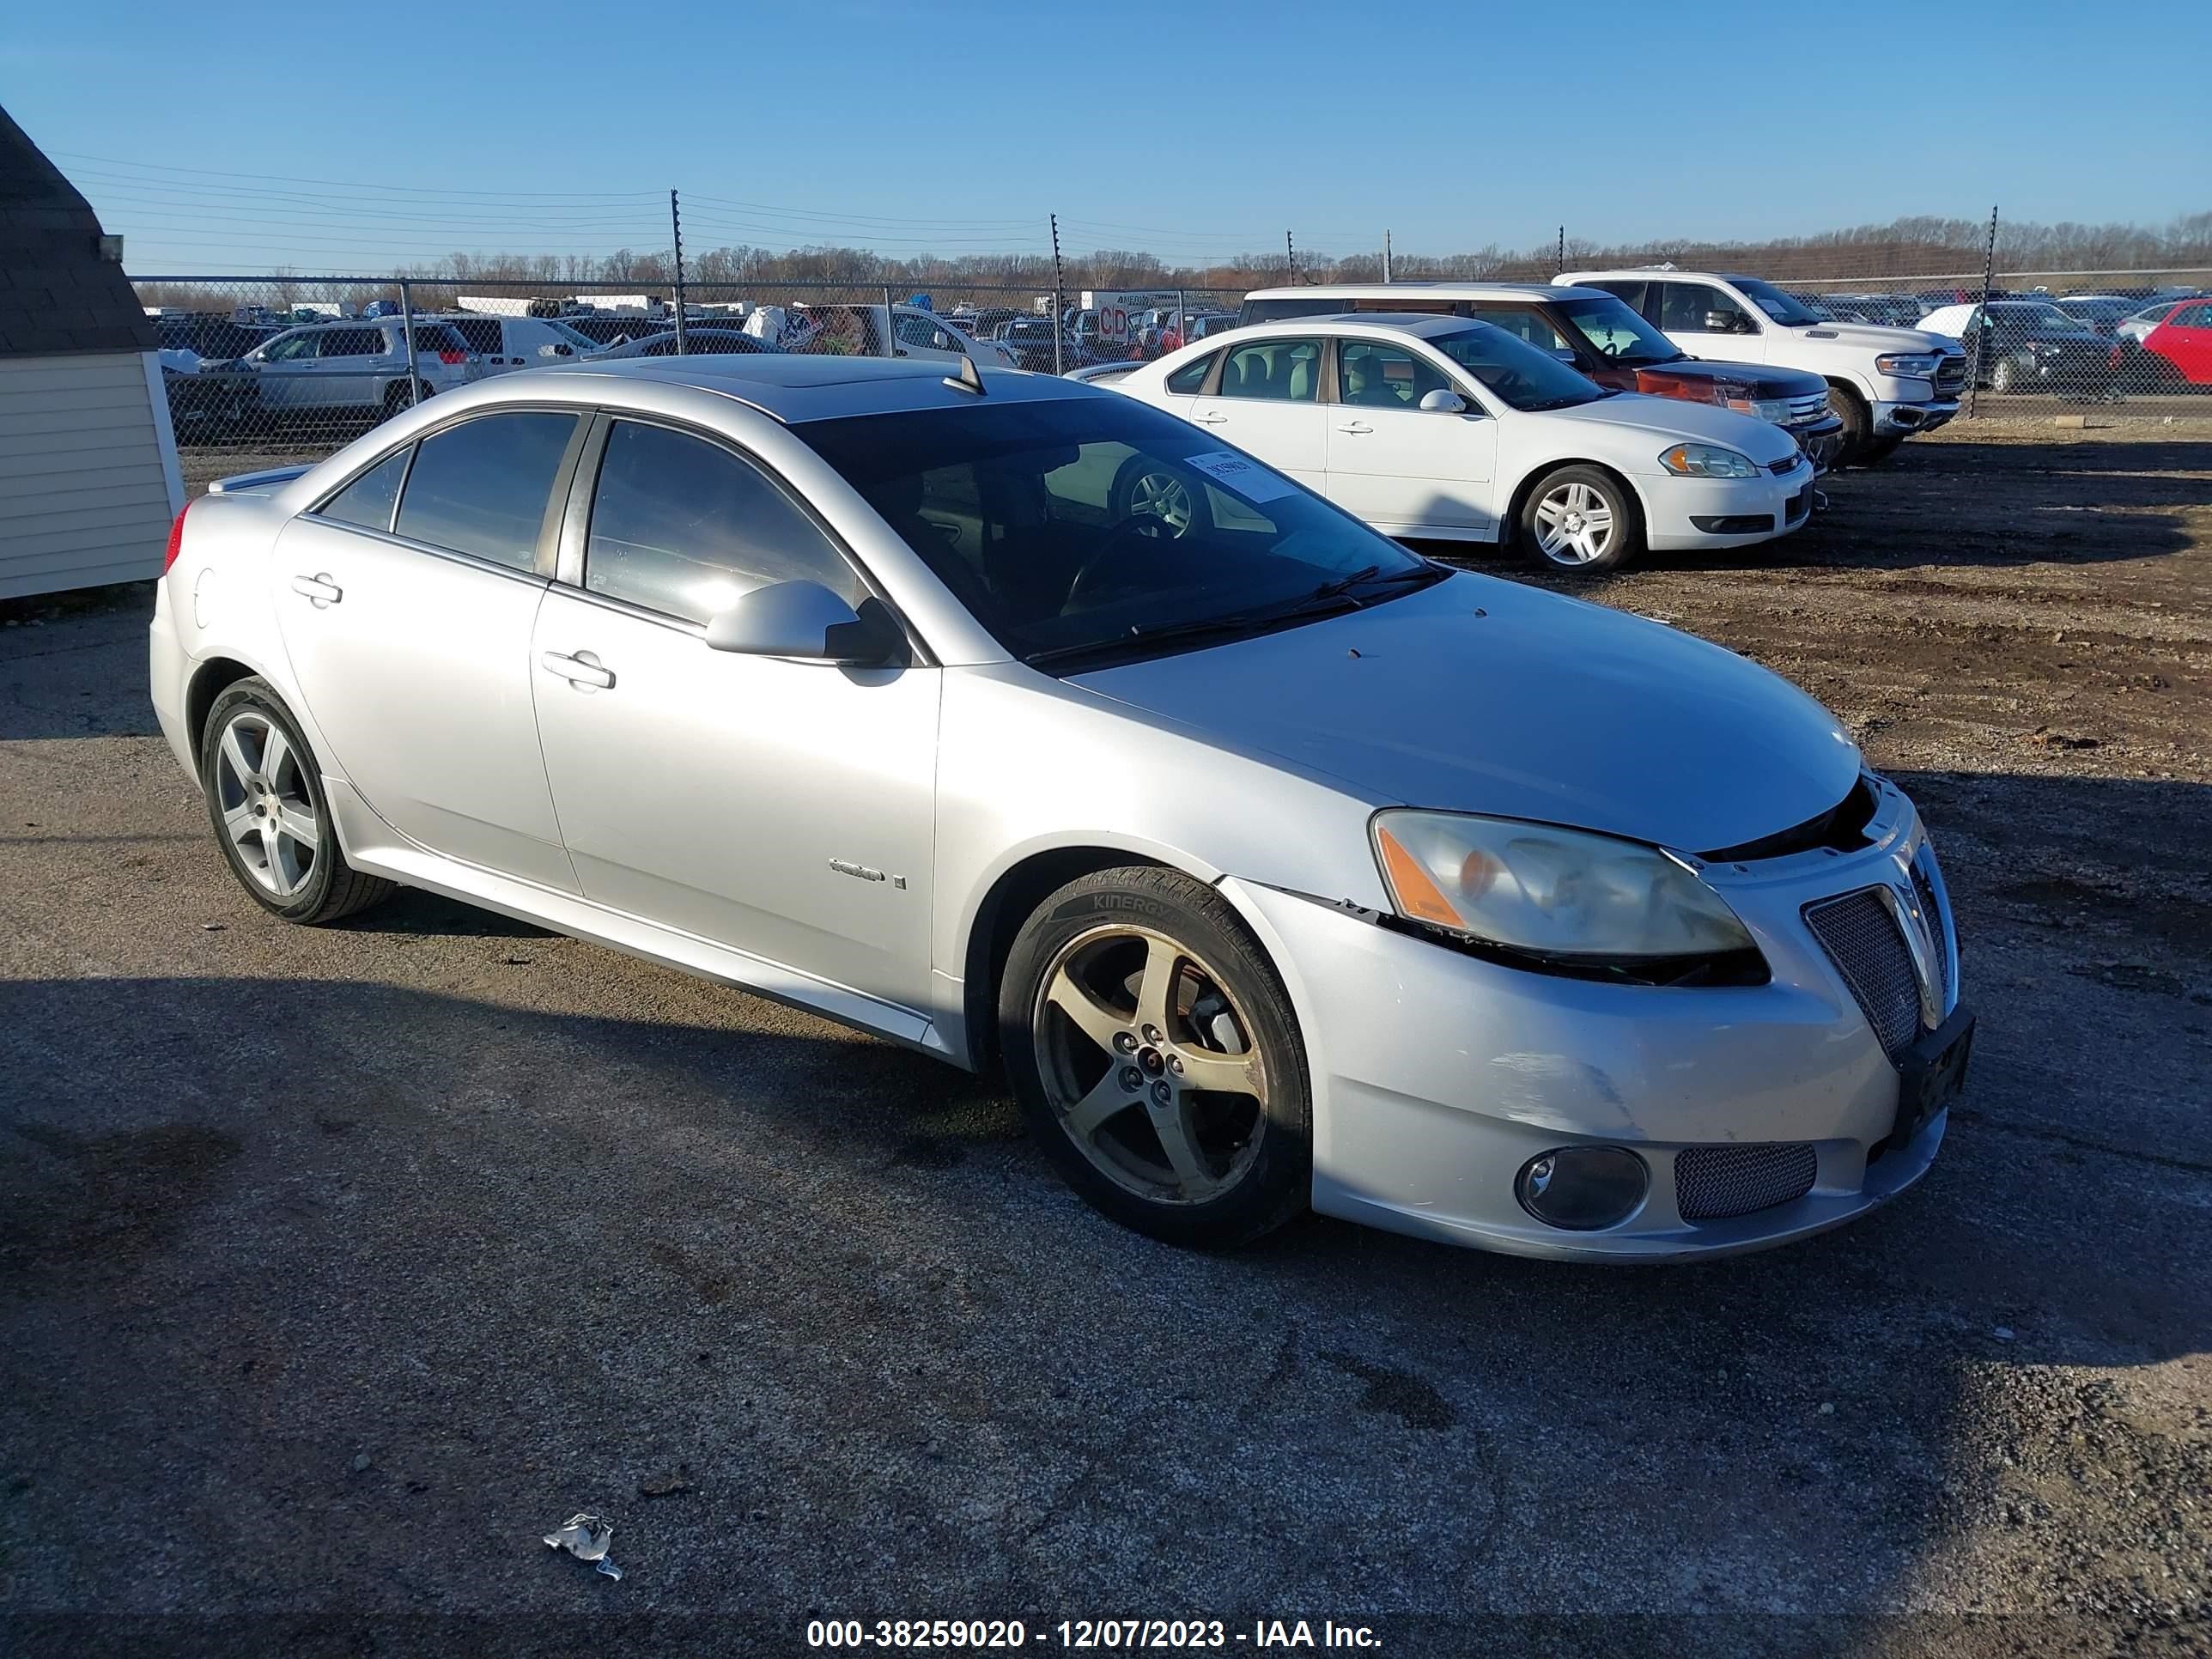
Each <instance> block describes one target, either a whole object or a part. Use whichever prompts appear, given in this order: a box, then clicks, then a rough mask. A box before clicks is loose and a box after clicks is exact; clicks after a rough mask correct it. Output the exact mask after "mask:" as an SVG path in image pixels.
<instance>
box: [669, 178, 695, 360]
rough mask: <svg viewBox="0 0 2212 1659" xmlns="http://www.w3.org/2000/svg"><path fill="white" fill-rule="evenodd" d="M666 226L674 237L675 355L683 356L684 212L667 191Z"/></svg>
mask: <svg viewBox="0 0 2212 1659" xmlns="http://www.w3.org/2000/svg"><path fill="white" fill-rule="evenodd" d="M668 228H669V230H670V231H671V233H672V234H674V236H675V238H676V355H677V356H679V357H681V356H685V355H686V354H687V353H688V352H689V351H690V341H689V340H687V339H686V338H685V337H684V214H683V210H681V209H680V208H679V207H678V205H677V203H676V192H675V191H673V190H671V191H669V192H668Z"/></svg>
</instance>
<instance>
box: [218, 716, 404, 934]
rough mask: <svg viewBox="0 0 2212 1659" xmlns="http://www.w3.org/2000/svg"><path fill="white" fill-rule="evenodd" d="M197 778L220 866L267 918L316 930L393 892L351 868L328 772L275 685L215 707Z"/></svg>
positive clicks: (380, 880)
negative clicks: (326, 785) (326, 784)
mask: <svg viewBox="0 0 2212 1659" xmlns="http://www.w3.org/2000/svg"><path fill="white" fill-rule="evenodd" d="M200 778H201V781H202V782H203V783H204V785H205V786H206V788H207V803H208V818H209V821H210V823H213V824H214V826H215V833H216V841H217V842H219V843H220V844H221V845H222V855H223V860H224V861H225V862H226V863H228V865H229V866H230V872H231V874H232V875H234V876H235V877H236V878H238V884H239V885H240V886H241V887H243V888H244V889H246V892H247V893H248V894H249V895H250V896H252V899H253V901H254V902H256V903H258V905H260V906H261V908H263V909H264V910H267V911H269V912H270V913H271V914H272V915H278V916H282V917H283V919H284V920H285V921H296V922H301V923H304V924H306V925H307V926H309V927H315V926H319V925H320V924H322V923H324V922H326V921H337V920H338V919H339V918H340V917H341V916H349V915H352V914H353V913H354V912H355V911H356V910H359V909H362V908H364V907H366V906H368V905H371V904H374V903H375V902H377V900H379V899H380V898H382V897H384V896H385V895H386V894H387V893H389V892H391V891H392V886H393V884H392V883H391V882H388V881H386V880H384V879H383V878H381V877H379V876H369V875H364V874H362V872H360V871H358V870H356V869H355V868H354V867H353V866H351V865H349V864H348V863H347V862H346V859H345V854H344V853H343V851H341V850H340V849H339V847H338V837H337V829H336V828H335V827H334V826H333V825H332V824H331V811H330V802H329V800H328V799H327V798H326V797H325V794H324V793H323V780H322V772H321V769H320V768H319V767H318V766H317V765H316V764H315V759H314V755H313V751H312V750H309V749H308V747H307V741H306V739H305V738H301V735H300V730H299V727H298V726H296V725H295V724H294V722H293V720H292V715H291V712H290V711H289V709H287V708H285V707H284V704H283V701H282V700H281V699H280V698H279V697H278V696H277V695H276V688H275V687H274V686H272V685H270V684H269V682H268V681H266V680H264V679H261V678H258V677H257V678H251V679H244V680H240V681H239V682H238V683H237V684H234V685H231V686H228V687H226V688H225V689H224V690H223V692H222V695H221V696H218V697H217V698H216V700H215V707H214V708H211V709H210V710H209V711H208V719H207V725H206V726H205V727H204V730H203V732H202V733H201V738H200Z"/></svg>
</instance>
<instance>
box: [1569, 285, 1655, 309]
mask: <svg viewBox="0 0 2212 1659" xmlns="http://www.w3.org/2000/svg"><path fill="white" fill-rule="evenodd" d="M1575 286H1576V287H1577V288H1595V289H1603V290H1604V291H1605V292H1606V293H1607V294H1610V295H1614V296H1615V297H1616V298H1618V299H1620V300H1624V301H1627V303H1628V305H1629V307H1630V308H1631V309H1632V310H1635V311H1640V312H1642V313H1644V316H1645V317H1647V318H1648V317H1650V315H1651V311H1650V307H1647V306H1646V305H1645V304H1644V289H1647V288H1649V287H1650V286H1651V285H1650V283H1630V282H1610V283H1592V282H1581V283H1576V284H1575Z"/></svg>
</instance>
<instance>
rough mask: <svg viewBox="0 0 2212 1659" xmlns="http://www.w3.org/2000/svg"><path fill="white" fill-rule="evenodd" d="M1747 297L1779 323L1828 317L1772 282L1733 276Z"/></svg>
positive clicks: (1797, 322) (1822, 319)
mask: <svg viewBox="0 0 2212 1659" xmlns="http://www.w3.org/2000/svg"><path fill="white" fill-rule="evenodd" d="M1729 281H1730V282H1731V283H1735V285H1736V287H1737V288H1738V289H1740V290H1741V292H1742V293H1743V295H1745V297H1746V298H1747V299H1748V300H1750V301H1751V302H1752V303H1753V305H1755V306H1757V307H1759V309H1760V310H1761V311H1763V312H1765V313H1766V314H1767V315H1768V316H1770V317H1771V318H1772V319H1774V320H1775V321H1776V322H1778V323H1787V324H1789V325H1791V326H1793V327H1795V326H1796V325H1801V324H1804V323H1819V322H1825V321H1826V320H1827V319H1826V318H1824V317H1822V316H1821V315H1820V313H1819V312H1817V311H1814V310H1813V309H1812V308H1811V307H1808V306H1807V305H1805V304H1804V303H1803V302H1802V301H1800V300H1799V299H1798V298H1797V296H1796V295H1794V294H1784V292H1783V291H1782V290H1781V289H1778V288H1777V287H1775V286H1774V284H1773V283H1762V282H1760V281H1759V278H1758V277H1756V276H1731V277H1729Z"/></svg>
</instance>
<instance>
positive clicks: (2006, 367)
mask: <svg viewBox="0 0 2212 1659" xmlns="http://www.w3.org/2000/svg"><path fill="white" fill-rule="evenodd" d="M2019 384H2020V366H2019V365H2018V364H2017V363H2015V362H2013V360H2012V359H2011V358H2009V357H2003V358H2000V359H1999V360H1998V362H1997V366H1996V368H1993V369H1991V370H1990V391H1992V392H2011V391H2014V390H2015V389H2016V388H2017V387H2018V386H2019Z"/></svg>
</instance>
